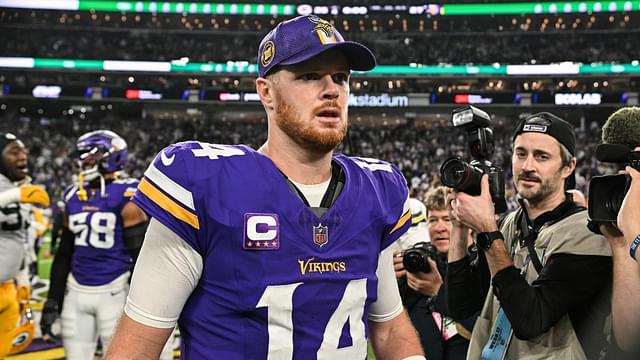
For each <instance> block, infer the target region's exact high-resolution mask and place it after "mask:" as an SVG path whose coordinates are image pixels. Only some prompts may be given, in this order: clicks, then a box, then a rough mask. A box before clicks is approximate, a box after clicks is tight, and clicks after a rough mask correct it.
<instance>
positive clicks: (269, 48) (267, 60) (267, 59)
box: [260, 40, 276, 66]
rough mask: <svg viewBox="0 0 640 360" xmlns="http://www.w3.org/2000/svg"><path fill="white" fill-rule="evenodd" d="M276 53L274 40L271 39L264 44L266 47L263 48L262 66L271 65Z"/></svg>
mask: <svg viewBox="0 0 640 360" xmlns="http://www.w3.org/2000/svg"><path fill="white" fill-rule="evenodd" d="M275 54H276V46H275V44H274V43H273V41H271V40H269V41H267V43H266V44H264V48H263V50H262V56H261V57H260V62H262V66H269V64H271V61H273V58H274V56H275Z"/></svg>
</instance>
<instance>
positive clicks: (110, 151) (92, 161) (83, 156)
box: [76, 130, 127, 180]
mask: <svg viewBox="0 0 640 360" xmlns="http://www.w3.org/2000/svg"><path fill="white" fill-rule="evenodd" d="M76 148H77V150H78V156H79V164H80V168H81V171H82V172H83V173H85V174H87V175H88V174H90V173H96V175H97V173H100V174H109V173H113V172H116V171H119V170H122V168H123V167H124V163H125V162H126V161H127V142H126V141H125V140H124V139H123V138H122V137H121V136H120V135H118V134H116V133H114V132H113V131H110V130H95V131H91V132H88V133H86V134H84V135H82V136H80V137H79V138H78V142H77V143H76ZM87 180H88V179H87Z"/></svg>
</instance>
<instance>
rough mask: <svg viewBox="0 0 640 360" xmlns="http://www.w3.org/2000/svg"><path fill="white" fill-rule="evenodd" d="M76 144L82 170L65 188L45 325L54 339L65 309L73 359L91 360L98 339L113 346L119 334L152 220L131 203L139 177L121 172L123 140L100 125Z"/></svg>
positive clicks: (44, 330)
mask: <svg viewBox="0 0 640 360" xmlns="http://www.w3.org/2000/svg"><path fill="white" fill-rule="evenodd" d="M76 146H77V151H78V156H79V161H78V163H79V166H80V173H79V175H78V183H77V184H76V185H72V186H69V187H68V188H67V189H66V191H65V192H64V202H65V211H66V214H65V221H64V222H65V224H64V228H63V233H62V237H61V240H60V245H59V248H58V251H57V252H56V255H55V258H54V261H53V265H52V269H51V282H50V287H49V293H48V296H47V297H48V298H47V301H46V303H45V306H44V309H43V311H42V319H41V323H40V326H41V329H42V333H43V336H44V337H45V338H47V337H49V336H52V333H51V325H52V324H53V322H54V321H55V320H56V319H57V317H58V316H59V314H60V313H61V320H62V323H61V325H62V340H63V345H64V349H65V354H66V357H67V359H92V358H93V355H94V351H95V348H96V344H97V339H98V337H100V339H101V341H102V342H103V344H105V345H108V344H109V342H110V340H111V337H112V336H113V333H114V331H115V328H116V324H117V321H118V318H119V317H120V315H121V313H122V309H123V307H124V303H125V300H126V296H127V291H128V283H129V277H130V271H131V269H132V266H133V263H134V261H135V259H136V257H137V254H138V251H139V249H140V246H141V244H142V240H143V239H144V232H145V230H146V226H147V223H148V221H147V218H146V216H145V214H144V213H143V212H142V211H141V210H140V209H139V208H138V207H137V206H136V205H135V204H133V203H132V202H130V201H129V200H130V198H131V196H132V195H133V193H134V192H135V189H136V187H137V185H138V180H137V179H132V178H126V177H121V176H120V171H121V170H122V169H123V166H124V164H125V162H126V160H127V143H126V142H125V140H124V139H123V138H122V137H120V136H119V135H118V134H116V133H114V132H112V131H109V130H96V131H92V132H89V133H86V134H84V135H82V136H81V137H80V138H78V141H77V144H76Z"/></svg>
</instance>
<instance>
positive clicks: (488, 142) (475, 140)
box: [440, 105, 507, 214]
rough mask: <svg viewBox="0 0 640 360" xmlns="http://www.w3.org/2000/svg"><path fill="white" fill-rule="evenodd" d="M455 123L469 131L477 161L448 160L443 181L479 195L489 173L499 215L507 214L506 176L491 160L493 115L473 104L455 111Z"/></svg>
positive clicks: (441, 178)
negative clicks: (491, 124) (491, 116)
mask: <svg viewBox="0 0 640 360" xmlns="http://www.w3.org/2000/svg"><path fill="white" fill-rule="evenodd" d="M451 122H452V123H453V126H454V127H458V128H463V129H465V130H466V132H467V139H468V143H469V149H470V151H471V156H472V157H473V159H474V160H473V161H471V162H470V163H467V162H466V161H464V160H462V159H460V158H459V157H451V158H448V159H447V160H445V161H444V163H442V166H440V181H441V182H442V183H443V184H444V185H446V186H448V187H451V188H454V189H456V190H457V191H461V192H464V193H467V194H469V195H473V196H478V195H480V192H481V188H480V180H481V179H482V175H483V174H487V175H488V176H489V189H490V192H491V199H492V200H493V203H494V205H495V210H496V213H497V214H499V213H503V212H505V211H507V201H506V200H505V197H504V174H503V172H502V169H501V168H500V167H498V166H495V165H493V164H492V163H491V161H489V160H488V158H489V155H490V154H492V153H493V150H494V143H493V130H491V128H490V127H489V125H490V123H491V118H490V117H489V114H487V113H486V112H484V111H482V110H480V109H478V108H476V107H474V106H471V105H468V106H463V107H460V108H457V109H454V110H453V113H452V116H451Z"/></svg>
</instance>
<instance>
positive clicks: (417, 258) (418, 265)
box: [401, 241, 438, 274]
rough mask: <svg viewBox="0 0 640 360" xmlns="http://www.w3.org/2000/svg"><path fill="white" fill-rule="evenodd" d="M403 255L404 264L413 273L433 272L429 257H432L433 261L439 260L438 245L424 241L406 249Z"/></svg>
mask: <svg viewBox="0 0 640 360" xmlns="http://www.w3.org/2000/svg"><path fill="white" fill-rule="evenodd" d="M401 255H402V265H404V268H405V269H406V270H407V271H408V272H410V273H412V274H416V273H419V272H423V273H428V272H431V267H430V266H429V263H428V262H427V258H431V259H432V260H433V261H437V260H438V258H437V256H438V250H437V249H436V247H435V246H433V244H431V243H429V242H424V241H421V242H417V243H415V244H414V245H413V246H412V247H410V248H408V249H406V250H404V251H403V252H402V254H401Z"/></svg>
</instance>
